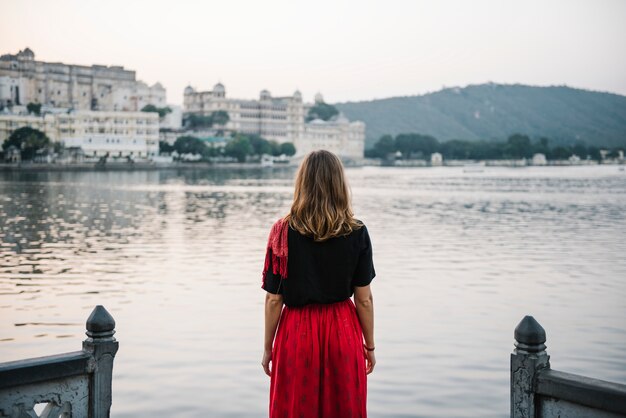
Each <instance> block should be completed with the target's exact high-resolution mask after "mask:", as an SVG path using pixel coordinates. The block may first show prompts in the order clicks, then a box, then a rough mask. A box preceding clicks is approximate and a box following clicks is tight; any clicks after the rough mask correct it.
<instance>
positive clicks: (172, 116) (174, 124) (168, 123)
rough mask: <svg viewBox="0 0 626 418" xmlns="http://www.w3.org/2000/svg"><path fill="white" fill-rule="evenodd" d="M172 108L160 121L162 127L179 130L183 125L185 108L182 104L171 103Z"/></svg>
mask: <svg viewBox="0 0 626 418" xmlns="http://www.w3.org/2000/svg"><path fill="white" fill-rule="evenodd" d="M169 108H170V109H171V110H172V111H171V112H169V113H167V114H166V115H165V116H164V117H163V118H162V119H161V121H160V128H162V129H170V130H178V129H181V128H182V127H183V108H182V107H180V106H173V105H169Z"/></svg>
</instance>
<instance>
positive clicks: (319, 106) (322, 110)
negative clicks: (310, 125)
mask: <svg viewBox="0 0 626 418" xmlns="http://www.w3.org/2000/svg"><path fill="white" fill-rule="evenodd" d="M338 114H339V111H338V110H337V108H336V107H335V106H333V105H329V104H326V103H323V102H322V103H316V104H315V105H313V107H311V108H310V109H309V113H308V114H307V116H306V121H307V122H310V121H312V120H314V119H321V120H330V119H331V118H333V117H334V116H337V115H338Z"/></svg>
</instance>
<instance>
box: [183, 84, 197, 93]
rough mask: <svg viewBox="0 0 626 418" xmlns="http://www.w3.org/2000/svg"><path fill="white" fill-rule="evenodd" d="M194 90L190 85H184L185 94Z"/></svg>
mask: <svg viewBox="0 0 626 418" xmlns="http://www.w3.org/2000/svg"><path fill="white" fill-rule="evenodd" d="M194 92H195V90H194V88H193V87H191V86H187V87H185V94H192V93H194Z"/></svg>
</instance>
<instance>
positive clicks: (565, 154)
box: [549, 146, 572, 160]
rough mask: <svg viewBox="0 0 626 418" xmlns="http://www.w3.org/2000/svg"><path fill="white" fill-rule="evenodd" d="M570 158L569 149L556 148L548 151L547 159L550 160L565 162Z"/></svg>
mask: <svg viewBox="0 0 626 418" xmlns="http://www.w3.org/2000/svg"><path fill="white" fill-rule="evenodd" d="M571 156H572V150H571V149H570V148H569V147H564V146H558V147H555V148H553V149H552V151H550V155H549V158H550V159H552V160H566V159H568V158H569V157H571Z"/></svg>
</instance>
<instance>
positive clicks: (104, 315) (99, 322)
mask: <svg viewBox="0 0 626 418" xmlns="http://www.w3.org/2000/svg"><path fill="white" fill-rule="evenodd" d="M86 334H87V337H88V338H87V339H86V340H85V341H83V351H85V352H87V353H89V354H91V355H92V356H93V359H94V365H93V367H94V368H93V374H92V377H91V379H90V382H89V417H91V418H109V416H110V412H111V402H112V396H111V391H112V388H111V383H112V378H113V359H114V358H115V353H116V352H117V349H118V342H117V341H116V340H115V337H113V334H115V320H114V319H113V317H112V316H111V314H109V312H107V310H106V309H104V306H102V305H98V306H96V307H95V308H94V310H93V311H92V312H91V315H90V316H89V318H88V319H87V332H86Z"/></svg>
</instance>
